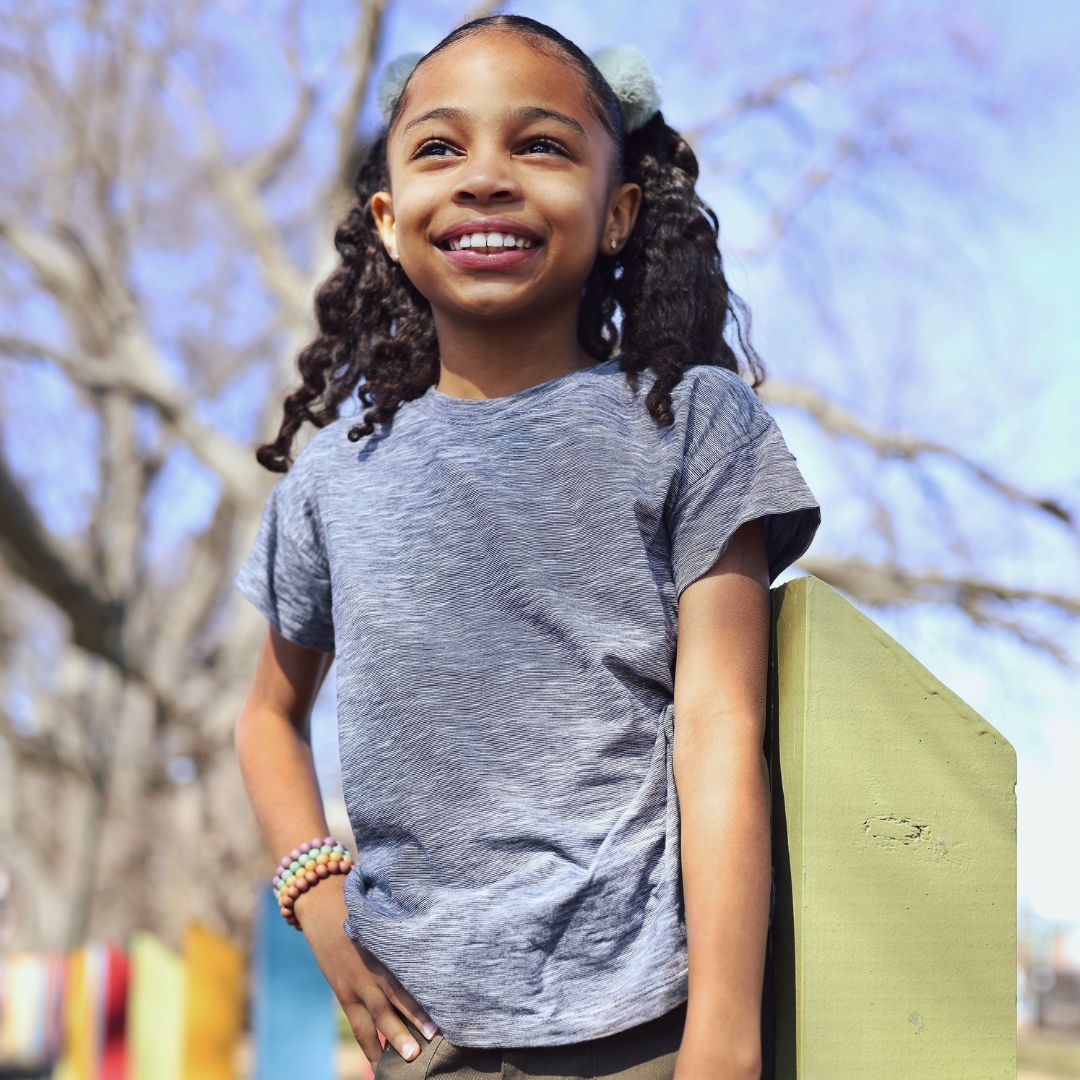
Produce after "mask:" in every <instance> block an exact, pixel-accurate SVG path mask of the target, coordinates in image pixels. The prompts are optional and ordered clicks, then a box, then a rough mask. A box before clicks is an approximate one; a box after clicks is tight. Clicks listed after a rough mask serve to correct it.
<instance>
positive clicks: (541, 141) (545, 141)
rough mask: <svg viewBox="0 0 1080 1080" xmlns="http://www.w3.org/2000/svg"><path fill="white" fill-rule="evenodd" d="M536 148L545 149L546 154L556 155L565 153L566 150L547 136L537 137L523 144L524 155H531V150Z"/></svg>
mask: <svg viewBox="0 0 1080 1080" xmlns="http://www.w3.org/2000/svg"><path fill="white" fill-rule="evenodd" d="M537 146H542V147H545V148H546V150H547V151H548V152H550V151H554V152H555V153H556V154H565V153H566V149H565V147H563V145H562V144H561V143H559V142H557V141H556V140H555V139H552V138H550V137H549V136H547V135H537V136H536V138H534V139H530V140H529V141H528V142H527V143H525V148H526V153H530V154H531V153H533V148H534V147H537Z"/></svg>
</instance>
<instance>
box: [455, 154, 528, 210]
mask: <svg viewBox="0 0 1080 1080" xmlns="http://www.w3.org/2000/svg"><path fill="white" fill-rule="evenodd" d="M520 197H521V187H520V184H519V182H518V179H517V177H516V176H515V174H514V169H513V162H512V160H511V156H510V153H509V151H508V150H507V149H506V148H505V147H504V146H499V145H494V144H486V145H483V146H480V145H477V146H474V147H473V149H472V150H470V152H469V156H468V158H467V159H466V161H465V164H464V166H463V167H462V168H461V170H460V171H459V172H458V174H457V176H456V177H455V182H454V199H455V200H456V201H458V202H466V203H473V202H479V203H485V202H512V201H514V200H515V199H518V198H520Z"/></svg>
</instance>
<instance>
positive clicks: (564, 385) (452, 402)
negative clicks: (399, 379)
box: [415, 356, 619, 420]
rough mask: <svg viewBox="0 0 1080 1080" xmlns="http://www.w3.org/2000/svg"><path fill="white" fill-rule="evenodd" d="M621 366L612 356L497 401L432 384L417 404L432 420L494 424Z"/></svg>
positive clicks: (495, 398) (617, 359) (417, 400)
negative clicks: (497, 418)
mask: <svg viewBox="0 0 1080 1080" xmlns="http://www.w3.org/2000/svg"><path fill="white" fill-rule="evenodd" d="M618 364H619V358H618V357H617V356H611V357H608V359H607V360H600V361H597V362H596V363H595V364H588V365H586V366H585V367H581V368H574V369H573V371H564V372H563V373H562V374H561V375H555V376H553V377H552V378H550V379H545V380H544V381H543V382H539V383H534V384H533V385H532V386H525V387H522V389H520V390H515V391H514V392H513V393H512V394H500V395H498V396H497V397H489V398H462V397H455V396H454V395H453V394H445V393H443V392H442V391H441V390H437V389H436V388H435V384H434V383H432V385H431V386H429V387H428V388H427V390H426V391H424V393H423V394H421V395H420V397H418V398H416V399H415V401H416V406H417V408H419V409H421V410H422V411H423V412H425V413H427V414H428V415H430V416H442V417H447V418H453V419H466V420H467V419H483V420H490V419H491V418H492V417H493V416H497V415H502V414H503V413H506V412H509V411H516V410H517V409H519V408H525V407H527V406H530V405H537V404H539V403H540V402H542V401H546V400H547V399H548V398H551V397H554V396H556V395H558V394H560V393H562V392H564V391H565V390H566V389H568V388H569V387H571V386H574V385H576V384H577V383H578V382H580V381H581V380H582V379H585V378H588V377H589V376H590V375H596V374H600V373H602V372H607V371H611V370H614V369H616V368H617V367H618Z"/></svg>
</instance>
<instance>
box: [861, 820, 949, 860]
mask: <svg viewBox="0 0 1080 1080" xmlns="http://www.w3.org/2000/svg"><path fill="white" fill-rule="evenodd" d="M863 832H864V833H865V834H866V837H867V839H868V840H869V841H870V842H871V843H873V844H875V845H876V846H877V847H878V848H880V849H882V850H884V851H896V852H904V853H905V854H906V853H912V854H914V853H916V852H921V853H923V855H924V857H926V856H929V857H932V858H934V859H939V860H941V861H948V862H956V861H957V859H956V856H957V854H958V849H959V848H962V847H963V844H962V843H958V842H956V841H954V840H949V839H947V838H946V837H944V836H938V835H937V834H935V833H934V831H933V830H932V829H931V827H930V826H929V825H928V824H926V823H924V822H921V821H914V820H912V819H911V818H906V817H897V816H896V815H895V814H879V815H878V816H877V817H872V818H867V819H866V820H865V821H864V822H863ZM965 862H966V859H963V858H961V859H960V863H961V865H962V864H963V863H965Z"/></svg>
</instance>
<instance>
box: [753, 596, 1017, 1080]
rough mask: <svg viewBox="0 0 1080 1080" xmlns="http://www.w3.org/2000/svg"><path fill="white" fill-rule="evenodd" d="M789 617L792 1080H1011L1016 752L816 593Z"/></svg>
mask: <svg viewBox="0 0 1080 1080" xmlns="http://www.w3.org/2000/svg"><path fill="white" fill-rule="evenodd" d="M773 616H774V634H773V656H772V659H771V662H770V704H769V724H768V732H767V736H766V742H767V750H768V754H769V760H770V777H771V783H772V795H773V845H774V859H775V861H776V888H777V897H776V903H777V908H776V917H775V923H774V926H773V940H772V956H771V965H770V971H769V977H770V981H771V990H772V995H773V1008H774V1010H775V1012H774V1016H775V1022H774V1038H775V1045H774V1054H775V1058H774V1060H775V1077H776V1080H794V1078H796V1077H797V1078H799V1080H954V1078H955V1080H975V1078H977V1080H999V1078H1000V1080H1014V1078H1015V1076H1016V754H1015V751H1014V750H1013V747H1012V746H1011V745H1010V743H1009V742H1008V741H1007V740H1006V739H1005V738H1004V736H1002V735H1001V733H1000V732H998V731H997V730H995V729H994V728H993V727H992V726H991V725H990V724H988V723H987V722H986V721H985V720H983V719H982V717H980V716H979V715H978V714H977V713H976V712H975V711H974V710H973V709H971V708H970V707H969V706H968V705H966V704H965V703H964V702H963V701H962V700H961V699H960V698H959V697H957V696H956V694H954V693H953V692H952V691H950V690H949V689H948V687H946V686H944V685H942V684H941V683H940V682H939V681H938V680H937V679H935V678H934V676H933V675H932V674H931V673H930V672H929V671H928V670H927V669H926V668H925V667H923V665H922V664H920V663H919V662H918V661H917V660H916V659H915V658H914V657H913V656H912V655H911V654H910V653H908V652H907V651H906V650H905V649H903V648H902V647H901V646H900V645H899V644H898V643H897V642H895V641H894V640H892V638H890V637H889V636H888V634H886V633H885V632H884V631H883V630H882V629H881V628H880V627H879V626H877V625H876V624H875V623H874V622H873V621H871V620H870V619H868V618H867V617H866V616H865V615H863V614H862V613H861V612H859V611H858V610H857V609H856V608H855V607H853V606H852V605H851V604H850V603H848V601H847V600H845V599H844V598H843V597H842V596H841V595H840V594H839V593H838V592H837V591H836V590H834V589H832V588H830V587H829V586H828V585H826V584H825V583H824V582H822V581H820V580H819V579H817V578H814V577H803V578H798V579H796V580H794V581H790V582H788V583H786V584H785V585H782V586H780V587H779V588H777V589H774V590H773ZM766 1054H768V1048H766Z"/></svg>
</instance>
